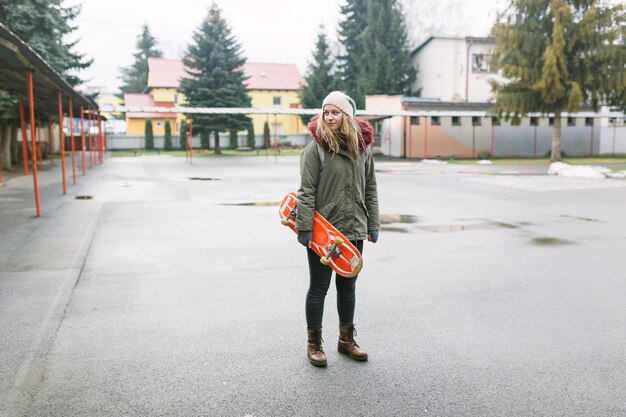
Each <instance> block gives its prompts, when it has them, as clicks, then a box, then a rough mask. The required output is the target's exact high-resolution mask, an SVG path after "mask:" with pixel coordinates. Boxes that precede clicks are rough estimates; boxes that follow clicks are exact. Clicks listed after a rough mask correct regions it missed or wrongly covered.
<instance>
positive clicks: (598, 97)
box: [493, 0, 626, 161]
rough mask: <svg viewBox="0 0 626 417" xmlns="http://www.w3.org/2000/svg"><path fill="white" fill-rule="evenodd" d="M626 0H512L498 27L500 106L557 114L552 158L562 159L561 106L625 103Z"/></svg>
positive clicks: (512, 113) (506, 110)
mask: <svg viewBox="0 0 626 417" xmlns="http://www.w3.org/2000/svg"><path fill="white" fill-rule="evenodd" d="M625 24H626V17H625V15H624V6H623V5H614V6H612V5H610V4H608V3H605V2H597V1H592V0H586V1H580V0H511V2H510V7H509V9H508V12H507V13H506V14H504V15H502V16H500V17H499V19H498V23H497V24H496V26H495V27H494V33H495V35H496V48H495V51H494V59H493V65H494V67H495V68H499V69H501V70H502V74H503V75H504V76H505V77H506V78H507V79H508V80H509V82H508V83H506V84H498V83H494V84H493V88H494V91H495V93H496V100H497V103H498V104H497V111H498V112H499V113H500V114H503V115H504V116H505V117H514V118H519V117H521V116H523V115H525V114H527V113H529V112H542V113H553V114H554V129H553V133H552V149H551V154H550V159H551V160H552V161H558V160H560V159H561V113H562V112H563V111H568V112H576V111H578V110H579V108H580V105H581V104H582V103H587V104H589V105H591V106H592V108H593V109H594V110H597V108H598V106H599V105H600V104H602V103H605V104H613V105H617V106H621V107H623V106H624V103H626V93H625V92H624V91H625V89H626V76H625V71H624V65H625V63H626V48H625V44H624V32H623V31H624V27H625V26H624V25H625Z"/></svg>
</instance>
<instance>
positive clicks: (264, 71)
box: [243, 62, 306, 135]
mask: <svg viewBox="0 0 626 417" xmlns="http://www.w3.org/2000/svg"><path fill="white" fill-rule="evenodd" d="M243 70H244V74H245V76H246V77H247V78H248V79H247V80H246V86H247V87H248V94H249V95H250V98H251V99H252V107H254V108H258V109H269V108H282V109H290V108H299V107H300V97H299V96H298V90H300V88H301V87H302V85H303V84H304V80H303V79H302V77H301V76H300V71H298V68H297V67H296V66H295V65H293V64H262V63H253V62H248V63H246V64H244V66H243ZM250 117H251V119H252V123H253V124H254V133H255V134H257V135H260V134H263V126H264V124H265V122H266V121H267V122H268V123H269V126H270V131H271V132H272V133H274V131H276V133H278V134H285V135H287V134H296V133H304V132H306V130H305V128H306V126H303V125H302V121H301V119H300V116H295V115H281V114H279V115H276V116H274V115H263V114H255V115H250Z"/></svg>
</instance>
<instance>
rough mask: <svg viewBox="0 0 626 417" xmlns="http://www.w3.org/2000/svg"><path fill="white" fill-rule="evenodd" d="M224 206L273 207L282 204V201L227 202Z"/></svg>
mask: <svg viewBox="0 0 626 417" xmlns="http://www.w3.org/2000/svg"><path fill="white" fill-rule="evenodd" d="M222 205H223V206H242V207H272V206H280V201H255V202H250V203H225V204H222Z"/></svg>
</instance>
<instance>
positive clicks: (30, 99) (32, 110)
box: [27, 70, 41, 217]
mask: <svg viewBox="0 0 626 417" xmlns="http://www.w3.org/2000/svg"><path fill="white" fill-rule="evenodd" d="M27 74H28V104H29V113H30V134H31V140H32V143H33V152H32V154H33V186H34V189H35V206H36V208H37V217H39V216H41V205H40V204H39V184H38V182H37V143H36V141H37V138H36V137H35V98H34V97H33V96H34V94H33V71H32V70H28V72H27Z"/></svg>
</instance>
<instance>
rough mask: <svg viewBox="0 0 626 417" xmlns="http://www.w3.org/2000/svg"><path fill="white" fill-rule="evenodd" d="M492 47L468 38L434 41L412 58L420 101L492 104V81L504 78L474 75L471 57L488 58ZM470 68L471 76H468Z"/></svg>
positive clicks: (415, 84) (415, 87) (475, 72)
mask: <svg viewBox="0 0 626 417" xmlns="http://www.w3.org/2000/svg"><path fill="white" fill-rule="evenodd" d="M492 48H493V43H489V42H487V43H485V42H480V41H478V40H472V41H470V40H466V39H465V38H433V39H432V40H431V41H430V42H428V43H427V44H426V45H424V46H423V47H422V49H420V50H419V51H418V52H417V53H416V54H415V55H414V56H413V65H414V66H416V67H417V70H418V74H417V79H416V81H415V83H414V85H413V88H414V89H415V90H417V89H418V88H421V89H422V92H421V97H424V98H433V99H439V100H441V101H471V102H489V101H492V98H493V94H492V93H491V85H490V83H489V81H490V80H491V79H496V80H498V81H503V80H504V78H502V77H501V76H499V75H498V74H496V73H493V72H478V71H472V55H473V54H484V55H489V54H490V53H491V49H492ZM468 68H469V70H470V71H469V73H468V72H467V70H468Z"/></svg>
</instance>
